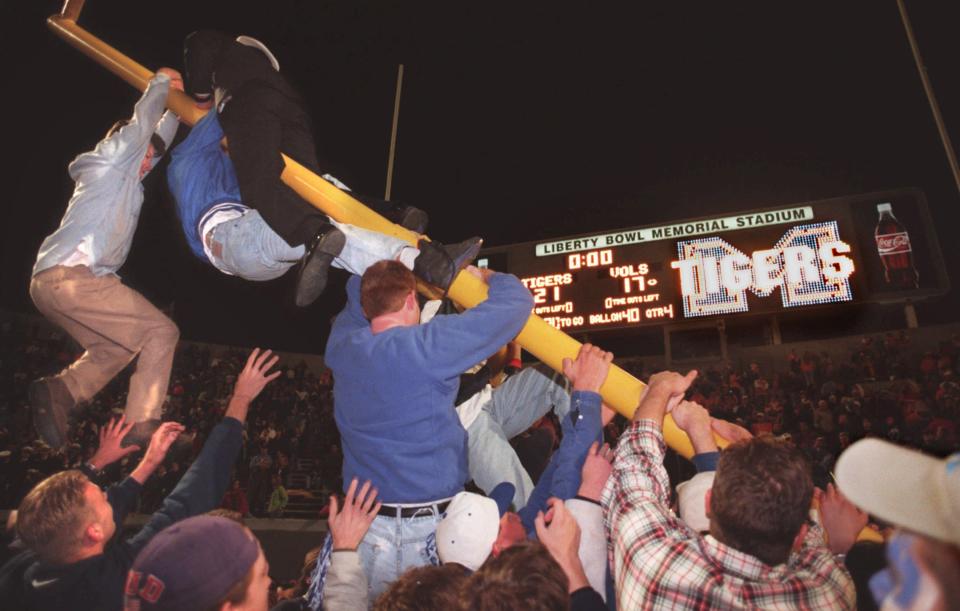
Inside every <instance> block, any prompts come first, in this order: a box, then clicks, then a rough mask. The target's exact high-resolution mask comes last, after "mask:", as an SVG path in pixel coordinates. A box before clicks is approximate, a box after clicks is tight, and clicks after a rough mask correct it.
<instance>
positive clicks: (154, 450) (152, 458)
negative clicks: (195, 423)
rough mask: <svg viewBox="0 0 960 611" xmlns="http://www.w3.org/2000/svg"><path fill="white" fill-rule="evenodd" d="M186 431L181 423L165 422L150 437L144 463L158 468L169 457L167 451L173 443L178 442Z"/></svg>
mask: <svg viewBox="0 0 960 611" xmlns="http://www.w3.org/2000/svg"><path fill="white" fill-rule="evenodd" d="M185 430H186V427H184V426H183V425H182V424H180V423H179V422H164V423H162V424H161V425H160V426H158V427H157V430H156V431H154V432H153V436H152V437H150V445H149V446H147V451H146V452H145V453H144V455H143V461H142V462H144V463H146V464H149V465H152V466H157V465H159V464H160V463H162V462H163V459H164V458H166V457H167V451H168V450H169V449H170V446H172V445H173V442H174V441H176V440H177V437H179V436H180V433H182V432H183V431H185Z"/></svg>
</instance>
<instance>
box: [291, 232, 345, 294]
mask: <svg viewBox="0 0 960 611" xmlns="http://www.w3.org/2000/svg"><path fill="white" fill-rule="evenodd" d="M346 243H347V236H345V235H343V233H342V232H341V231H332V232H330V233H328V234H327V235H325V236H323V238H322V239H321V240H320V243H319V244H318V245H317V247H316V248H315V249H314V250H313V252H311V253H310V258H309V259H308V260H307V261H306V262H305V263H304V265H303V268H302V269H301V270H300V278H299V280H298V282H297V295H296V298H295V299H294V302H295V303H296V304H297V306H298V307H301V308H305V307H307V306H308V305H310V304H311V303H313V302H314V301H316V300H317V298H318V297H320V295H321V294H323V289H325V288H326V286H327V275H328V273H329V271H330V264H331V263H333V260H334V259H335V258H336V257H337V256H338V255H339V254H340V253H341V252H343V247H344V245H345V244H346Z"/></svg>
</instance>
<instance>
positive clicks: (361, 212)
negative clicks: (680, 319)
mask: <svg viewBox="0 0 960 611" xmlns="http://www.w3.org/2000/svg"><path fill="white" fill-rule="evenodd" d="M82 4H83V3H82V2H79V3H77V2H76V0H73V1H70V0H68V2H67V3H66V4H65V5H64V8H63V12H62V13H61V14H60V15H54V16H52V17H50V18H49V19H48V20H47V24H48V25H49V26H50V28H51V30H53V32H54V33H56V34H57V35H58V36H60V37H61V38H63V39H64V40H66V41H67V42H68V43H69V44H70V45H72V46H73V47H75V48H76V49H78V50H79V51H80V52H82V53H83V54H84V55H86V56H88V57H90V58H91V59H93V60H94V61H96V62H97V63H99V64H100V65H102V66H103V67H105V68H106V69H107V70H109V71H110V72H112V73H114V74H115V75H117V76H119V77H120V78H122V79H123V80H125V81H126V82H127V83H129V84H131V85H133V86H134V87H136V88H137V89H139V90H141V91H143V90H144V89H146V86H147V83H148V82H149V80H150V78H152V76H153V72H151V71H150V70H149V69H147V68H145V67H144V66H141V65H140V64H138V63H137V62H135V61H133V60H132V59H130V58H129V57H127V56H126V55H123V54H122V53H120V52H119V51H117V50H116V49H114V48H113V47H111V46H110V45H108V44H106V43H105V42H103V41H102V40H100V39H99V38H97V37H96V36H93V35H92V34H90V33H89V32H87V31H86V30H84V29H83V28H81V27H80V26H78V25H77V23H76V19H77V18H78V16H79V13H80V9H79V8H77V6H78V5H79V6H80V7H82ZM167 106H168V107H169V108H170V109H171V110H173V111H174V112H175V113H177V115H178V116H179V117H180V118H181V120H183V121H184V122H185V123H187V124H189V125H193V124H194V123H196V121H198V120H199V119H200V118H201V117H202V116H203V114H204V111H202V110H200V109H199V108H197V107H196V105H195V104H194V103H193V101H192V99H191V98H190V97H189V96H187V95H185V94H183V93H182V92H179V91H171V92H170V95H169V96H168V97H167ZM283 160H284V162H285V164H286V167H285V168H284V170H283V173H282V174H281V175H280V178H281V180H283V181H284V182H285V183H286V184H287V185H289V186H290V187H291V188H292V189H293V190H294V191H296V192H297V193H299V194H300V196H301V197H303V198H304V199H305V200H307V201H308V202H310V203H311V204H312V205H313V206H315V207H316V208H318V209H320V210H322V211H323V212H324V213H325V214H327V215H328V216H330V217H331V218H334V219H336V220H337V221H339V222H341V223H348V224H350V225H356V226H358V227H363V228H365V229H370V230H373V231H378V232H380V233H384V234H387V235H391V236H395V237H398V238H401V239H403V240H406V241H407V242H409V243H410V244H413V245H415V244H416V243H417V238H418V236H417V234H415V233H413V232H412V231H409V230H407V229H404V228H403V227H400V226H399V225H396V224H394V223H391V222H390V221H388V220H387V219H385V218H383V217H382V216H380V215H379V214H377V213H376V212H374V211H373V210H371V209H369V208H367V207H366V206H364V205H363V204H362V203H360V202H359V201H357V200H356V199H354V198H353V197H351V196H350V195H349V194H348V193H347V192H345V191H341V190H340V189H338V188H336V187H335V186H333V185H332V184H330V183H329V182H327V181H326V180H324V179H322V178H320V177H319V176H317V175H316V174H314V173H313V172H311V171H310V170H308V169H307V168H305V167H303V166H302V165H300V164H299V163H297V162H296V161H295V160H293V159H290V158H289V157H287V156H286V155H284V156H283ZM448 296H449V297H450V298H451V299H452V300H453V301H455V302H456V303H457V304H459V305H460V306H462V307H465V308H470V307H473V306H475V305H477V304H478V303H480V302H482V301H483V300H485V299H486V298H487V287H486V285H485V284H484V283H483V282H481V281H480V280H478V279H477V278H475V277H474V276H472V275H470V274H468V273H465V272H461V273H460V274H458V275H457V277H456V279H455V280H454V282H453V284H452V285H451V286H450V290H449V291H448ZM518 342H519V343H520V345H521V346H523V347H524V348H525V349H526V350H527V351H528V352H530V353H531V354H533V355H534V356H536V357H537V358H538V359H540V360H542V361H543V362H544V363H546V364H547V365H549V366H550V367H552V368H554V369H556V370H557V371H561V370H562V362H563V359H564V358H575V357H576V355H577V352H579V350H580V345H581V344H580V342H578V341H576V340H575V339H573V338H572V337H570V336H568V335H567V334H566V333H564V332H562V331H560V330H559V329H556V328H554V327H552V326H550V325H549V324H547V323H546V322H544V321H543V319H541V318H540V317H539V316H536V315H534V314H531V315H530V319H529V320H528V321H527V324H526V326H524V328H523V330H522V331H521V332H520V335H519V337H518ZM644 388H646V385H645V384H644V383H643V382H641V381H640V380H638V379H636V378H635V377H633V376H632V375H630V374H629V373H627V372H626V371H624V370H623V369H621V368H620V367H618V366H616V365H613V366H612V367H611V368H610V374H609V375H608V376H607V380H606V382H604V384H603V387H602V388H601V389H600V394H601V395H603V399H604V401H605V402H606V404H607V405H609V406H610V407H611V408H613V409H614V410H616V411H617V412H619V413H621V414H623V415H624V416H626V417H627V418H629V417H631V416H632V415H633V412H634V410H635V409H636V407H637V403H638V402H639V400H640V396H641V394H642V393H643V390H644ZM663 433H664V439H665V440H666V442H667V445H669V446H670V447H671V448H673V449H674V450H675V451H676V452H677V453H679V454H681V455H682V456H685V457H687V458H690V457H691V456H693V453H694V452H693V446H692V445H691V443H690V439H689V438H688V437H687V435H686V434H685V433H684V432H683V431H681V430H680V429H679V428H677V426H676V424H675V423H674V422H673V418H672V417H671V416H670V415H667V418H666V420H665V421H664V426H663ZM716 439H717V443H718V445H720V446H721V447H725V446H726V445H727V441H726V440H725V439H723V438H721V437H719V436H717V437H716Z"/></svg>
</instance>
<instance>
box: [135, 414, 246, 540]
mask: <svg viewBox="0 0 960 611" xmlns="http://www.w3.org/2000/svg"><path fill="white" fill-rule="evenodd" d="M242 443H243V425H242V424H240V421H239V420H236V419H235V418H224V419H223V421H222V422H221V423H220V424H218V425H217V426H216V427H214V429H213V431H211V432H210V437H209V438H207V441H206V443H205V444H204V445H203V450H201V451H200V455H199V456H197V458H196V460H194V461H193V464H192V465H190V468H189V469H188V470H187V472H186V473H184V474H183V477H181V478H180V481H179V482H178V483H177V485H176V487H175V488H174V489H173V491H171V492H170V494H169V495H167V498H165V499H164V500H163V505H162V506H161V507H160V509H158V510H157V512H156V513H154V514H153V515H152V516H150V519H149V520H148V521H147V523H146V524H144V526H143V528H142V529H141V530H140V532H139V533H137V534H136V535H135V536H133V537H132V538H130V539H128V540H127V541H125V542H124V546H125V547H126V551H127V553H129V554H130V556H131V558H134V557H136V555H137V552H139V551H140V550H141V549H142V548H143V547H144V546H145V545H146V544H147V543H148V542H149V541H150V539H152V538H153V536H154V535H156V534H157V533H158V532H160V531H161V530H163V529H164V528H166V527H168V526H170V525H171V524H173V523H174V522H178V521H180V520H183V519H185V518H189V517H191V516H195V515H200V514H202V513H206V512H208V511H210V510H211V509H216V508H217V506H218V505H219V504H220V499H222V498H223V495H224V494H225V493H226V491H227V486H228V485H229V483H230V471H231V469H232V468H233V463H234V461H236V459H237V456H238V455H239V453H240V445H241V444H242Z"/></svg>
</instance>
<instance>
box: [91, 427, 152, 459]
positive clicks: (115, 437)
mask: <svg viewBox="0 0 960 611" xmlns="http://www.w3.org/2000/svg"><path fill="white" fill-rule="evenodd" d="M133 425H134V423H133V422H130V423H128V422H127V419H126V417H125V416H120V417H119V418H111V419H110V421H109V422H107V423H106V424H104V425H103V426H101V427H100V445H99V446H98V447H97V452H96V453H95V454H94V455H93V457H92V458H91V459H90V464H91V465H92V466H93V468H94V469H97V470H98V471H99V470H102V469H104V468H105V467H106V466H107V465H110V464H113V463H115V462H117V461H118V460H120V459H121V458H123V457H124V456H126V455H127V454H132V453H134V452H136V451H137V450H139V449H140V446H138V445H128V446H124V447H120V442H121V441H122V440H123V438H124V437H125V436H126V434H127V433H129V432H130V429H132V428H133Z"/></svg>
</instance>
